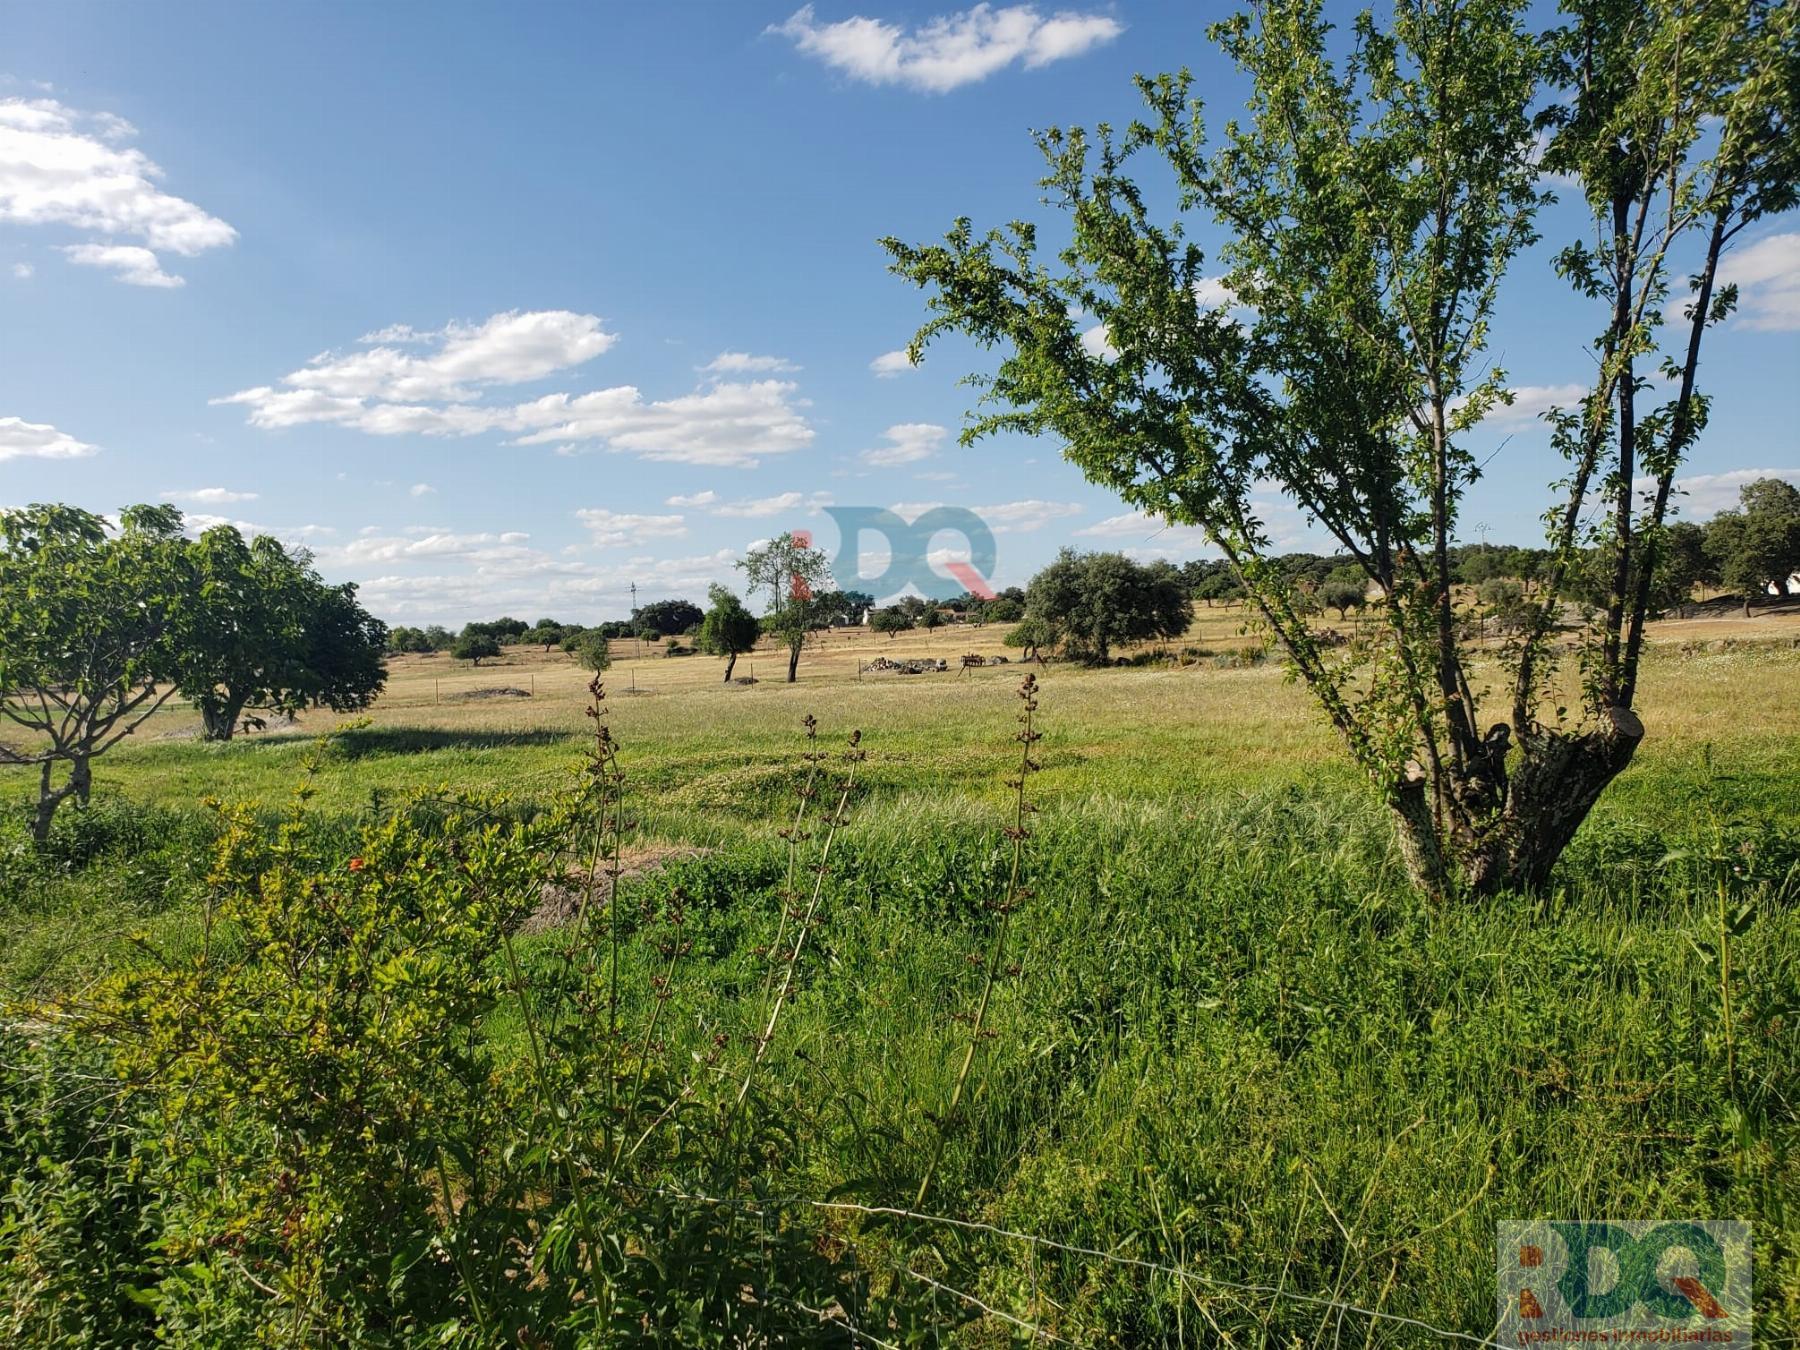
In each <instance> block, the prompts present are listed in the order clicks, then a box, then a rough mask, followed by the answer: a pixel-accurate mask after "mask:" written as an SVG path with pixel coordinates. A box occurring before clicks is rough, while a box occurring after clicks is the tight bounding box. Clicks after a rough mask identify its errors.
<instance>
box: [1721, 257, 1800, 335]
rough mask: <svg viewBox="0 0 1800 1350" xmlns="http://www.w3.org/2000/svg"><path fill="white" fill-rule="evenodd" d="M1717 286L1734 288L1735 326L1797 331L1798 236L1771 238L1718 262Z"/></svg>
mask: <svg viewBox="0 0 1800 1350" xmlns="http://www.w3.org/2000/svg"><path fill="white" fill-rule="evenodd" d="M1719 283H1720V284H1721V285H1726V286H1730V285H1735V286H1736V287H1737V288H1738V325H1739V326H1740V327H1743V328H1758V329H1762V330H1764V331H1766V332H1771V333H1792V332H1796V331H1800V234H1771V235H1767V236H1765V237H1764V238H1762V239H1758V240H1757V241H1756V242H1755V243H1754V244H1748V245H1746V246H1745V247H1743V248H1740V249H1734V250H1732V251H1731V252H1730V253H1727V254H1726V255H1725V256H1724V257H1723V258H1722V259H1720V261H1719Z"/></svg>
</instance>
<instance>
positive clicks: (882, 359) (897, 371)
mask: <svg viewBox="0 0 1800 1350" xmlns="http://www.w3.org/2000/svg"><path fill="white" fill-rule="evenodd" d="M869 369H870V370H872V371H874V372H875V376H876V378H877V379H882V380H891V379H893V378H894V377H895V376H897V375H910V374H911V373H912V372H913V371H915V370H917V369H918V367H917V366H915V365H914V364H913V363H912V358H911V357H909V356H908V355H907V354H906V348H904V347H902V348H901V349H900V350H899V351H896V352H883V353H882V354H881V355H880V356H878V357H876V358H875V359H874V360H873V361H871V362H869Z"/></svg>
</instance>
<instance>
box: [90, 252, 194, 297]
mask: <svg viewBox="0 0 1800 1350" xmlns="http://www.w3.org/2000/svg"><path fill="white" fill-rule="evenodd" d="M62 255H63V257H65V258H67V259H68V260H69V261H70V262H72V263H74V264H75V265H76V266H78V267H101V268H105V269H106V270H107V271H109V272H111V273H112V274H113V275H114V276H115V277H117V278H118V279H119V280H120V281H122V282H124V283H125V284H126V285H127V286H153V287H156V288H159V289H162V290H173V289H174V288H175V287H177V286H185V285H187V282H186V281H185V280H184V279H183V278H181V277H178V276H173V275H171V274H170V273H168V272H165V271H163V270H162V263H161V262H160V261H159V260H158V258H157V256H156V255H155V254H154V253H152V252H151V251H150V250H149V249H147V248H140V247H138V245H136V244H65V245H64V246H63V248H62Z"/></svg>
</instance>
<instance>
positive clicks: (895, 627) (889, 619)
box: [869, 605, 913, 638]
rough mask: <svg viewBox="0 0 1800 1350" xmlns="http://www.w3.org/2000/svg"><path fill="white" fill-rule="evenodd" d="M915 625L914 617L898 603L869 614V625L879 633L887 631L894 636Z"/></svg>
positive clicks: (890, 636) (890, 635)
mask: <svg viewBox="0 0 1800 1350" xmlns="http://www.w3.org/2000/svg"><path fill="white" fill-rule="evenodd" d="M912 626H913V617H912V615H910V614H908V613H907V612H906V611H905V610H904V609H901V608H900V607H899V606H898V605H889V606H888V607H887V608H886V609H878V610H876V611H875V612H874V613H873V614H871V615H870V616H869V627H870V628H871V629H873V630H874V631H875V632H877V633H886V634H887V635H888V637H889V638H892V637H893V636H894V635H895V634H896V633H904V632H906V631H907V630H908V629H910V628H912Z"/></svg>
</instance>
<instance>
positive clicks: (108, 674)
mask: <svg viewBox="0 0 1800 1350" xmlns="http://www.w3.org/2000/svg"><path fill="white" fill-rule="evenodd" d="M185 551H186V541H185V540H183V539H182V537H181V513H180V512H179V511H177V510H175V509H174V508H173V507H166V506H133V507H128V508H126V510H125V511H123V512H122V513H121V514H120V526H119V529H118V530H117V531H116V532H113V531H110V530H109V529H108V528H107V525H106V522H105V521H104V520H102V519H101V518H100V517H99V516H96V515H94V514H92V513H91V512H88V511H80V510H77V509H75V508H74V507H70V506H44V505H38V506H29V507H25V508H23V509H19V510H10V511H5V512H0V716H4V717H5V718H6V719H7V720H8V721H10V722H12V723H14V724H16V725H17V726H19V727H22V728H23V729H24V730H26V731H27V732H30V733H31V734H32V736H33V738H34V741H35V743H33V744H28V745H26V746H24V747H22V748H20V749H16V750H14V749H6V748H5V747H0V761H10V762H12V763H15V764H18V763H23V764H35V765H37V766H38V785H37V807H36V810H35V811H34V813H33V815H32V821H31V833H32V837H33V838H35V839H37V840H39V841H42V840H43V839H45V838H46V837H47V836H48V835H49V833H50V823H51V820H52V819H53V818H54V817H55V814H56V809H57V807H59V806H61V805H62V803H63V802H64V801H66V800H67V799H68V798H69V797H71V796H74V797H76V798H78V799H79V800H81V801H83V802H85V801H86V800H87V797H88V792H89V790H90V788H91V787H92V784H93V768H92V761H93V759H94V757H95V756H97V755H101V754H104V753H105V752H106V751H107V750H109V749H111V748H112V747H113V746H115V745H117V744H118V743H119V741H121V740H122V739H124V738H125V737H126V736H129V735H130V734H131V733H132V732H133V731H135V730H136V729H137V728H138V727H139V726H141V725H142V724H143V721H144V719H145V718H147V717H149V716H150V714H151V713H153V712H155V711H156V710H157V709H158V708H160V707H161V706H162V705H163V703H164V702H165V701H166V700H167V699H168V698H169V697H170V695H172V694H173V693H174V692H175V685H174V682H173V679H172V677H173V675H174V673H175V670H176V644H175V642H174V641H173V640H172V635H173V631H174V628H175V624H176V621H177V618H178V616H179V614H180V611H181V608H182V606H183V605H184V604H186V603H189V602H190V601H191V600H193V599H194V592H193V588H192V586H191V585H190V573H189V571H188V568H187V565H186V564H187V559H186V557H185ZM59 764H60V765H64V766H66V770H67V777H66V778H65V779H64V780H63V781H62V782H60V783H59V782H57V781H56V774H55V770H56V766H57V765H59Z"/></svg>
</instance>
